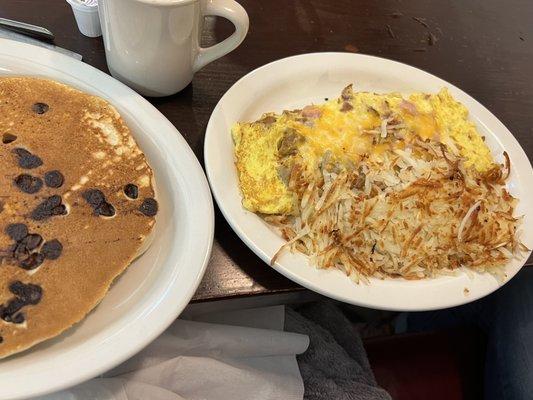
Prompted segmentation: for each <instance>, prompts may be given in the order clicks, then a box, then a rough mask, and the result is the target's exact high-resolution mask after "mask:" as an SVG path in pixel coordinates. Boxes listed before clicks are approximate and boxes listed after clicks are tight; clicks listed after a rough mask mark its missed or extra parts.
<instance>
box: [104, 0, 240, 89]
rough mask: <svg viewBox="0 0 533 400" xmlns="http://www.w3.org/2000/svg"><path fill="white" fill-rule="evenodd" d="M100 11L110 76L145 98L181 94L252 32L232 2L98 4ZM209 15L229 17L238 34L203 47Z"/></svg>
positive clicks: (117, 0)
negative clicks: (203, 37) (200, 71)
mask: <svg viewBox="0 0 533 400" xmlns="http://www.w3.org/2000/svg"><path fill="white" fill-rule="evenodd" d="M98 12H99V14H100V24H101V26H102V35H103V38H104V46H105V54H106V59H107V66H108V67H109V71H110V72H111V75H113V76H114V77H115V78H117V79H118V80H120V81H121V82H123V83H125V84H126V85H128V86H130V87H132V88H133V89H135V90H136V91H138V92H139V93H141V94H144V95H146V96H168V95H171V94H174V93H177V92H179V91H180V90H182V89H183V88H184V87H185V86H187V85H188V84H189V83H190V82H191V81H192V78H193V75H194V73H195V72H196V71H198V70H199V69H200V68H202V67H203V66H205V65H206V64H208V63H210V62H211V61H214V60H216V59H217V58H220V57H222V56H224V55H225V54H227V53H229V52H230V51H232V50H234V49H235V48H236V47H237V46H238V45H239V44H241V42H242V41H243V40H244V37H245V36H246V33H247V32H248V14H246V11H245V10H244V8H242V7H241V5H240V4H239V3H237V2H236V1H234V0H99V4H98ZM205 16H218V17H223V18H227V19H228V20H230V21H231V22H232V23H233V25H235V32H234V33H233V34H232V35H231V36H230V37H228V38H227V39H225V40H223V41H222V42H220V43H218V44H215V45H214V46H211V47H207V48H203V47H200V35H201V33H202V27H203V21H204V17H205Z"/></svg>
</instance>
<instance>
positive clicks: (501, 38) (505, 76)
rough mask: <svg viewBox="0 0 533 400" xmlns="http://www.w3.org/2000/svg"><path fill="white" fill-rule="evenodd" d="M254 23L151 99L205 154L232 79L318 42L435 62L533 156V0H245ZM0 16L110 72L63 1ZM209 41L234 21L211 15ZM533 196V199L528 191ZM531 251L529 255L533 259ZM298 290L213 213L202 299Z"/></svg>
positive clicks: (19, 3)
mask: <svg viewBox="0 0 533 400" xmlns="http://www.w3.org/2000/svg"><path fill="white" fill-rule="evenodd" d="M240 2H241V4H242V5H243V6H244V8H245V9H246V10H247V11H248V14H249V16H250V32H249V34H248V37H247V38H246V40H245V41H244V43H243V44H242V45H241V46H240V47H239V48H238V49H237V50H236V51H234V52H233V53H231V54H229V55H228V56H226V57H223V58H222V59H220V60H218V61H216V62H214V63H212V64H210V65H208V66H207V67H205V68H204V69H203V70H202V71H200V72H199V73H198V74H196V76H195V79H194V81H193V83H192V84H191V85H190V86H189V87H187V88H186V89H185V90H184V91H182V92H181V93H179V94H177V95H175V96H172V97H167V98H162V99H150V101H151V102H152V103H153V104H154V105H155V106H156V107H157V108H158V109H159V110H160V111H161V112H162V113H163V114H164V115H165V116H166V117H167V118H168V119H169V120H170V121H172V123H173V124H174V125H175V126H176V127H177V128H178V130H179V131H180V132H181V134H182V135H183V136H184V137H185V139H186V140H187V141H188V143H189V144H190V146H191V147H192V149H193V150H194V152H195V154H196V155H197V156H198V158H199V159H200V160H201V161H202V162H203V139H204V132H205V128H206V125H207V122H208V120H209V116H210V114H211V111H212V110H213V108H214V107H215V105H216V103H217V102H218V100H219V99H220V97H221V96H222V95H223V94H224V92H225V91H226V90H228V89H229V88H230V86H231V85H232V84H233V83H234V82H235V81H237V80H238V79H239V78H240V77H241V76H243V75H244V74H246V73H247V72H249V71H251V70H253V69H254V68H257V67H259V66H261V65H263V64H265V63H268V62H270V61H273V60H276V59H279V58H283V57H287V56H291V55H294V54H301V53H309V52H317V51H349V52H360V53H365V54H373V55H377V56H382V57H387V58H391V59H394V60H399V61H402V62H405V63H407V64H411V65H413V66H416V67H418V68H422V69H424V70H426V71H429V72H431V73H433V74H435V75H437V76H440V77H442V78H443V79H445V80H447V81H449V82H451V83H453V84H454V85H457V86H459V87H460V88H462V89H464V90H465V91H466V92H468V93H469V94H471V95H472V96H473V97H475V98H476V99H478V100H479V101H481V102H482V103H483V104H484V105H485V106H487V108H489V109H490V110H491V111H492V112H493V113H494V114H495V115H496V116H497V117H498V118H500V119H501V120H502V121H503V123H504V124H505V125H506V126H507V127H508V128H509V129H510V130H511V131H512V132H513V133H514V135H515V136H516V137H517V138H518V140H519V141H520V143H521V145H522V146H523V147H524V149H525V150H526V152H527V154H528V156H529V158H530V159H531V158H532V157H533V117H532V111H533V74H532V73H531V70H532V65H533V24H532V23H531V16H532V15H533V2H531V1H529V0H510V1H508V2H505V3H504V2H501V1H499V0H469V1H461V0H457V1H444V0H439V1H436V0H435V1H427V0H409V1H407V0H405V1H401V0H382V1H375V0H335V1H333V0H299V1H296V0H294V1H292V0H289V1H287V0H268V1H260V0H241V1H240ZM0 16H1V17H5V18H11V19H16V20H20V21H24V22H29V23H33V24H37V25H41V26H45V27H47V28H49V29H50V30H51V31H53V32H54V33H55V34H56V41H55V42H56V44H57V45H59V46H61V47H65V48H68V49H71V50H74V51H76V52H78V53H81V54H82V55H83V58H84V61H85V62H86V63H89V64H91V65H93V66H95V67H96V68H99V69H101V70H103V71H105V72H108V71H107V66H106V63H105V57H104V49H103V46H102V40H101V38H97V39H89V38H86V37H84V36H82V35H81V34H80V33H79V32H78V29H77V27H76V23H75V21H74V18H73V15H72V11H71V9H70V6H69V5H68V4H67V3H66V2H65V1H64V0H47V1H46V2H45V1H40V2H36V1H34V0H0ZM208 22H209V23H208V24H206V25H207V29H206V31H205V32H204V35H203V41H204V45H208V44H212V43H215V42H217V41H220V40H222V39H223V38H225V37H226V36H228V35H229V34H230V33H231V30H232V27H231V25H230V24H229V23H228V22H227V21H225V20H211V19H210V20H208ZM529 201H531V199H529ZM532 261H533V260H532V259H530V260H529V261H528V264H531V263H532ZM298 289H301V288H300V287H299V286H298V285H296V284H294V283H292V282H291V281H289V280H287V279H285V278H284V277H282V276H281V275H279V274H278V273H276V272H275V271H273V270H272V269H270V268H269V267H268V266H267V265H265V264H264V263H263V262H262V261H261V260H260V259H259V258H258V257H256V256H255V255H254V254H253V253H252V252H251V251H250V250H249V249H248V248H247V247H246V246H245V245H244V244H243V243H242V242H241V241H240V240H239V238H238V237H237V235H235V233H233V231H232V230H231V228H230V227H229V225H228V224H227V223H226V222H225V220H224V218H223V217H222V216H221V214H220V212H219V211H218V210H217V212H216V232H215V243H214V247H213V254H212V257H211V261H210V263H209V266H208V268H207V272H206V274H205V277H204V280H203V281H202V283H201V285H200V287H199V288H198V291H197V292H196V295H195V297H194V299H195V300H197V301H202V300H212V299H221V298H230V297H235V296H248V295H257V294H266V293H279V292H284V291H293V290H298Z"/></svg>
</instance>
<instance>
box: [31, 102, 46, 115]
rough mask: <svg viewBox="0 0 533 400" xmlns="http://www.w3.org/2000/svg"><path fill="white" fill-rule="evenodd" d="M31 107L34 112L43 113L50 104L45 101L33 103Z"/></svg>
mask: <svg viewBox="0 0 533 400" xmlns="http://www.w3.org/2000/svg"><path fill="white" fill-rule="evenodd" d="M31 109H32V111H33V112H34V113H37V114H44V113H45V112H47V111H48V110H49V109H50V106H49V105H48V104H46V103H35V104H34V105H33V106H31Z"/></svg>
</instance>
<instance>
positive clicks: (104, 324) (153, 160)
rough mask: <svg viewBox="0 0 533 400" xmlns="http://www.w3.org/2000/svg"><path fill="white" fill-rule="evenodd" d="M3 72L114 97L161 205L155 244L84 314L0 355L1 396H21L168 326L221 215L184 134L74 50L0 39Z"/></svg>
mask: <svg viewBox="0 0 533 400" xmlns="http://www.w3.org/2000/svg"><path fill="white" fill-rule="evenodd" d="M6 75H29V76H35V77H44V78H49V79H53V80H56V81H59V82H62V83H66V84H68V85H71V86H73V87H75V88H78V89H80V90H82V91H84V92H87V93H91V94H94V95H97V96H99V97H101V98H103V99H105V100H107V101H109V102H110V103H111V104H113V105H114V106H115V107H116V109H117V110H118V111H119V113H120V114H121V116H122V118H123V119H124V121H125V122H126V124H127V125H128V126H129V128H130V130H131V132H132V135H133V137H134V138H135V140H136V141H137V143H138V145H139V147H140V148H141V149H142V151H143V152H144V154H145V155H146V158H147V160H148V161H149V163H150V165H151V167H152V169H153V172H154V177H155V182H156V189H157V200H158V203H159V212H158V214H157V217H156V225H155V232H154V233H153V239H152V243H151V245H150V247H149V249H148V250H147V251H146V252H145V253H143V254H142V255H141V256H140V257H139V258H137V259H136V260H134V261H133V263H132V264H131V265H130V267H129V268H128V269H127V271H126V272H124V274H122V275H121V276H120V277H119V278H118V279H117V280H116V282H114V284H113V286H112V287H111V289H110V290H109V292H108V293H107V295H106V296H105V297H104V299H103V300H102V302H101V303H100V304H99V305H98V306H97V307H96V308H95V309H94V310H93V311H92V312H91V313H89V315H87V317H86V318H85V319H84V320H83V321H82V322H80V323H78V324H76V325H75V326H74V327H73V328H71V329H69V330H67V331H66V332H65V333H64V334H62V335H60V336H58V337H56V338H54V339H51V340H49V341H46V342H43V343H40V344H38V345H36V346H34V347H32V348H31V349H29V350H27V351H24V352H22V353H19V354H16V355H13V356H11V357H8V358H5V359H2V360H0V382H2V387H1V389H0V399H18V398H27V397H30V396H36V395H42V394H46V393H49V392H52V391H56V390H60V389H63V388H65V387H68V386H71V385H75V384H77V383H79V382H82V381H84V380H87V379H90V378H92V377H94V376H96V375H98V374H101V373H103V372H105V371H106V370H108V369H110V368H112V367H114V366H116V365H117V364H119V363H121V362H122V361H124V360H126V359H128V358H129V357H131V356H132V355H134V354H135V353H136V352H138V351H140V350H141V349H142V348H143V347H144V346H146V345H147V344H148V343H150V342H151V341H152V340H153V339H155V338H156V337H157V336H158V335H159V334H161V333H162V332H163V331H164V330H165V329H166V328H167V327H168V326H169V325H170V323H172V321H173V320H174V319H175V318H177V316H178V315H179V314H180V313H181V311H182V310H183V309H184V307H185V306H186V305H187V303H188V302H189V301H190V299H191V297H192V295H193V294H194V291H195V290H196V288H197V286H198V284H199V282H200V280H201V278H202V276H203V273H204V270H205V267H206V265H207V261H208V259H209V255H210V252H211V246H212V240H213V232H214V220H213V218H214V217H213V206H212V200H211V195H210V192H209V187H208V184H207V180H206V178H205V175H204V174H203V172H202V169H201V167H200V164H199V163H198V160H197V159H196V157H195V156H194V154H193V152H192V151H191V149H190V148H189V146H188V145H187V143H186V141H185V140H184V139H183V137H182V136H181V135H180V134H179V132H178V131H177V130H176V128H174V126H173V125H172V124H171V123H170V122H169V121H168V120H167V119H166V118H165V117H164V116H163V115H162V114H161V113H159V111H157V110H156V109H155V108H154V107H153V106H152V105H151V104H150V103H148V102H147V101H146V100H144V99H143V98H142V97H141V96H140V95H138V94H137V93H135V92H134V91H133V90H131V89H129V88H128V87H126V86H125V85H123V84H122V83H120V82H118V81H116V80H115V79H113V78H111V77H110V76H108V75H106V74H105V73H103V72H101V71H98V70H96V69H95V68H93V67H91V66H89V65H87V64H84V63H81V62H79V61H76V60H74V59H71V58H69V57H67V56H64V55H61V54H59V53H55V52H52V51H49V50H46V49H42V48H39V47H34V46H31V45H27V44H21V43H17V42H13V41H8V40H4V39H0V76H6Z"/></svg>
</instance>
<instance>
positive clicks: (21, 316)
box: [11, 312, 26, 324]
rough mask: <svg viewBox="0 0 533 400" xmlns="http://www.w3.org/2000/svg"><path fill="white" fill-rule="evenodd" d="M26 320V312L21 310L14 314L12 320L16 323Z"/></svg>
mask: <svg viewBox="0 0 533 400" xmlns="http://www.w3.org/2000/svg"><path fill="white" fill-rule="evenodd" d="M24 321H26V318H25V317H24V313H22V312H19V313H17V314H15V315H13V317H11V322H13V323H14V324H22V323H24Z"/></svg>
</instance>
